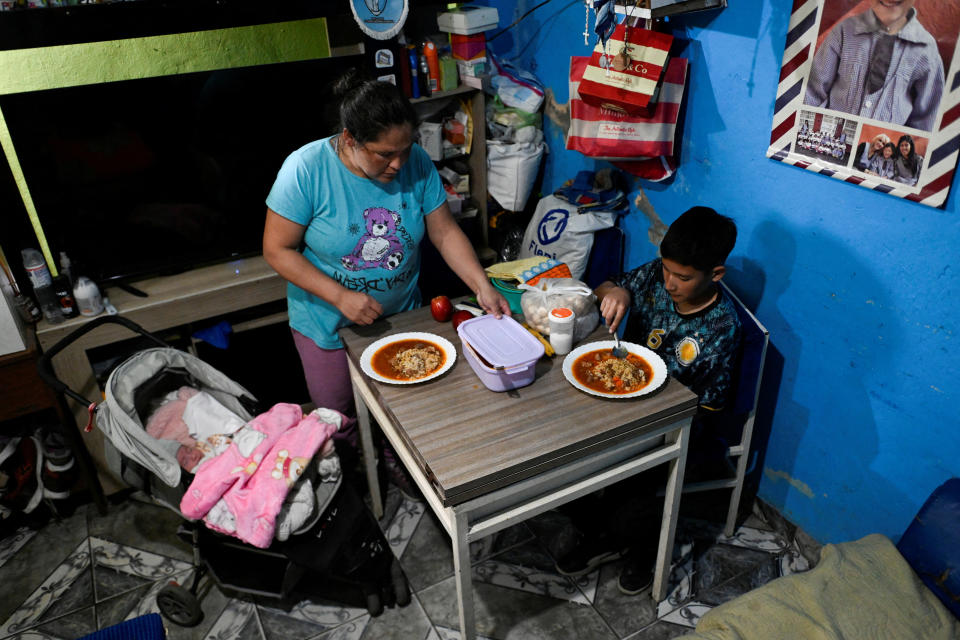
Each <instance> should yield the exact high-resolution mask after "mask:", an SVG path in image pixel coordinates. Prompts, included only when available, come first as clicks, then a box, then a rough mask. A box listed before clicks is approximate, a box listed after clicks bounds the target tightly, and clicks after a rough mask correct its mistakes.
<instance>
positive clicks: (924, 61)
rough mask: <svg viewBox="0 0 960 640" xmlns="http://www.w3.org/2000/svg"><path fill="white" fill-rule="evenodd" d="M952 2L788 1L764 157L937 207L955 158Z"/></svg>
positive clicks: (959, 142) (955, 23)
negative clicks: (788, 19) (778, 75)
mask: <svg viewBox="0 0 960 640" xmlns="http://www.w3.org/2000/svg"><path fill="white" fill-rule="evenodd" d="M958 33H960V2H956V1H955V0H899V1H894V0H794V2H793V9H792V12H791V16H790V23H789V26H788V30H787V41H786V46H785V48H784V53H783V64H782V66H781V69H780V81H779V84H778V86H777V98H776V102H775V104H774V113H773V128H772V133H771V135H770V146H769V148H768V149H767V157H768V158H773V159H774V160H779V161H780V162H784V163H787V164H791V165H793V166H795V167H800V168H801V169H807V170H808V171H815V172H817V173H820V174H823V175H825V176H829V177H831V178H834V179H837V180H843V181H845V182H849V183H852V184H855V185H859V186H861V187H865V188H867V189H873V190H874V191H880V192H883V193H888V194H890V195H892V196H896V197H899V198H905V199H907V200H912V201H914V202H919V203H922V204H925V205H928V206H931V207H943V206H944V205H945V204H946V200H947V194H948V192H949V191H950V185H951V183H952V181H953V172H954V170H955V169H956V166H957V156H958V150H960V64H958V59H957V46H956V44H957V35H958Z"/></svg>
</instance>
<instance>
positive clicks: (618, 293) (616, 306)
mask: <svg viewBox="0 0 960 640" xmlns="http://www.w3.org/2000/svg"><path fill="white" fill-rule="evenodd" d="M594 293H595V294H596V296H597V297H598V298H600V315H601V316H603V319H604V321H605V322H606V323H607V328H608V329H609V330H610V333H613V332H614V331H616V330H617V327H618V326H620V321H621V320H623V317H624V316H625V315H627V310H628V309H629V308H630V292H629V291H627V290H626V289H624V288H623V287H618V286H616V285H614V284H613V283H612V282H604V283H603V284H601V285H600V286H599V287H597V288H596V290H595V291H594Z"/></svg>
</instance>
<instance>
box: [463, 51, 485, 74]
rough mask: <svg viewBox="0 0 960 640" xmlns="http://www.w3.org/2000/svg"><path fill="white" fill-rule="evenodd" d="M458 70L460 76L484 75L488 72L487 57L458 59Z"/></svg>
mask: <svg viewBox="0 0 960 640" xmlns="http://www.w3.org/2000/svg"><path fill="white" fill-rule="evenodd" d="M457 70H458V71H459V72H460V76H461V77H463V76H473V77H476V76H482V75H483V74H485V73H486V72H487V58H486V56H482V57H480V58H474V59H473V60H457Z"/></svg>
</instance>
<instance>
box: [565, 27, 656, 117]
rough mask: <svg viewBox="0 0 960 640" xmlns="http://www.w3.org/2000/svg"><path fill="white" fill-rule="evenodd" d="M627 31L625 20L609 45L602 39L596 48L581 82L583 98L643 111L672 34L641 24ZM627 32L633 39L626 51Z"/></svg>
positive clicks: (648, 101)
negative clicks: (602, 42)
mask: <svg viewBox="0 0 960 640" xmlns="http://www.w3.org/2000/svg"><path fill="white" fill-rule="evenodd" d="M626 30H627V26H626V24H625V23H624V24H619V25H617V27H616V29H614V31H613V35H612V36H611V37H610V39H609V40H607V44H606V48H604V47H603V46H602V45H601V44H600V43H599V42H598V43H597V45H596V46H595V47H594V48H593V55H592V56H590V59H589V60H590V61H589V63H588V64H587V68H586V69H585V70H584V72H583V81H582V82H581V83H580V97H581V98H583V100H584V102H587V103H588V104H591V105H593V106H595V107H607V108H612V109H621V110H623V111H625V112H627V113H640V112H642V111H643V110H644V109H646V108H647V105H649V104H650V99H651V98H652V97H653V95H654V93H655V92H656V90H657V84H658V83H659V82H660V76H661V75H663V69H664V66H665V65H666V62H667V54H668V53H669V52H670V45H671V44H672V43H673V36H672V35H670V34H668V33H660V32H657V31H650V30H649V29H641V28H640V27H629V33H627V31H626ZM625 34H626V35H628V37H629V39H630V42H629V47H627V49H626V50H625V49H624V35H625ZM622 52H623V53H628V54H629V55H628V56H624V55H623V53H622Z"/></svg>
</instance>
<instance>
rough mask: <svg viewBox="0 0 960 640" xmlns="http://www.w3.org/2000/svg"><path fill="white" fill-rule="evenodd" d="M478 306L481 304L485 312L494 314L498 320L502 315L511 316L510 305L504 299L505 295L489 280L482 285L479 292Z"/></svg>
mask: <svg viewBox="0 0 960 640" xmlns="http://www.w3.org/2000/svg"><path fill="white" fill-rule="evenodd" d="M477 304H479V305H480V306H481V307H482V308H483V310H484V311H486V312H487V313H492V314H493V315H494V316H495V317H497V318H499V317H500V316H502V315H508V316H509V315H510V303H508V302H507V299H506V298H504V297H503V294H501V293H500V292H499V291H497V290H496V289H495V288H494V286H493V285H492V284H490V281H489V280H486V281H485V283H481V284H480V287H479V290H478V291H477Z"/></svg>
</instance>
